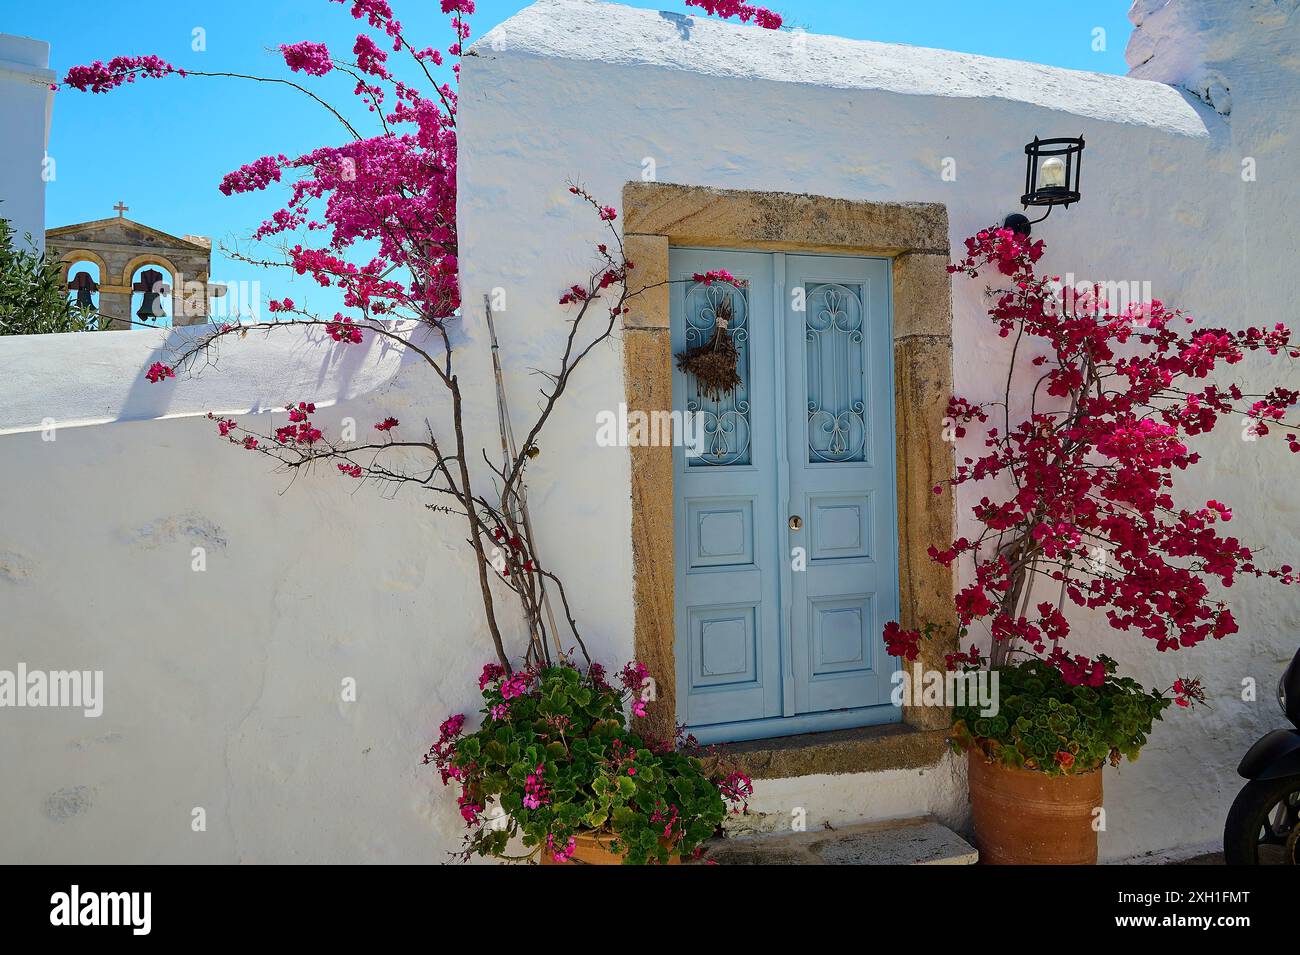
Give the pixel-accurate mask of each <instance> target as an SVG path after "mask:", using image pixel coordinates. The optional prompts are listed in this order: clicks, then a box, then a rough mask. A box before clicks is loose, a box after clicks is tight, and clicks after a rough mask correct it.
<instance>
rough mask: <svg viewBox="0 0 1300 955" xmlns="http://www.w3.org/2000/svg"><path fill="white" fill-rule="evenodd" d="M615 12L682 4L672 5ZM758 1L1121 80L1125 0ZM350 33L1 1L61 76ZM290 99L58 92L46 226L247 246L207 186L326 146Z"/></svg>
mask: <svg viewBox="0 0 1300 955" xmlns="http://www.w3.org/2000/svg"><path fill="white" fill-rule="evenodd" d="M392 2H393V6H394V8H395V10H396V11H397V13H398V16H399V18H400V19H401V20H402V22H403V23H404V24H405V25H406V27H407V29H408V33H409V34H410V35H411V36H412V37H414V38H417V45H433V46H437V47H440V48H445V47H446V46H447V44H448V42H449V40H448V37H449V35H450V33H449V30H448V29H447V27H446V18H445V17H444V16H443V15H442V13H441V12H440V9H439V5H438V3H437V2H436V0H392ZM628 2H629V3H630V4H631V5H633V6H638V7H647V8H651V9H668V10H674V11H678V12H686V11H687V9H688V8H687V7H686V6H685V4H684V3H683V2H682V0H628ZM767 5H768V6H771V7H772V8H773V9H776V10H778V11H779V12H781V13H782V14H783V15H784V16H785V19H786V23H787V25H788V26H792V27H803V28H806V29H807V30H809V31H811V32H814V33H830V34H837V35H840V36H847V37H854V38H859V39H868V40H879V41H883V42H889V43H908V44H912V45H916V46H932V47H941V48H945V49H951V50H961V51H964V52H970V53H980V54H984V55H988V56H999V57H1007V58H1012V59H1020V60H1031V61H1035V62H1039V63H1047V64H1051V65H1053V66H1062V67H1067V68H1070V69H1081V70H1094V71H1098V72H1105V73H1124V72H1125V71H1126V70H1125V66H1124V46H1125V44H1126V43H1127V42H1128V35H1129V32H1130V29H1131V27H1130V25H1129V23H1128V20H1127V16H1126V14H1127V11H1128V7H1129V0H1092V2H1089V3H1086V4H1080V3H1060V4H1044V3H1043V2H1042V0H1035V2H1030V0H990V2H985V3H975V2H971V0H798V2H794V0H790V2H784V3H782V2H772V3H768V4H767ZM524 6H526V3H525V2H524V0H479V3H478V12H477V13H476V14H475V15H474V17H473V18H472V23H473V26H474V35H475V36H481V35H482V34H483V33H485V32H486V31H487V30H488V29H490V28H491V27H492V26H494V25H496V24H497V23H500V22H501V21H502V20H504V19H506V18H507V17H509V16H510V15H512V14H513V13H515V12H516V11H517V10H519V9H520V8H522V7H524ZM128 10H129V11H130V14H129V15H127V13H126V11H128ZM1045 11H1050V12H1046V13H1045ZM356 26H357V24H356V21H354V20H353V19H352V18H351V16H350V15H348V13H347V11H346V9H345V8H344V7H343V6H340V5H338V4H335V3H330V2H327V0H221V2H219V3H212V2H202V3H200V2H197V0H131V2H130V3H129V4H113V5H110V6H109V7H106V6H105V4H104V3H103V2H102V0H61V2H60V3H58V4H47V3H32V2H31V0H0V32H3V33H14V34H20V35H24V36H33V37H39V38H41V39H45V40H48V41H50V43H51V44H52V50H51V66H52V67H53V68H54V69H55V70H57V71H58V72H59V74H60V76H62V74H63V72H64V71H65V70H66V69H67V68H68V67H69V66H72V65H74V64H78V63H88V62H90V61H92V60H95V59H105V60H106V59H108V58H109V57H111V56H113V55H115V54H119V53H156V54H158V55H159V56H161V57H163V58H164V59H166V60H169V61H170V62H172V63H174V64H176V65H177V66H180V67H189V68H191V69H197V70H232V71H235V72H252V73H261V74H264V75H267V74H269V75H281V71H282V70H283V66H282V64H281V63H280V61H279V58H278V57H277V56H273V55H272V54H270V53H268V52H267V51H268V50H269V49H273V48H274V47H276V46H278V45H279V44H280V43H285V42H293V41H297V40H315V41H323V42H325V43H327V44H330V45H331V47H334V46H335V45H338V46H340V47H342V46H343V45H345V44H346V48H347V49H351V44H352V39H353V38H354V37H355V35H356V32H357V29H356ZM1099 27H1100V28H1102V29H1104V30H1105V41H1106V42H1105V46H1106V49H1105V50H1104V51H1100V52H1099V51H1096V50H1094V49H1093V47H1094V30H1095V29H1096V28H1099ZM196 28H199V29H201V30H202V31H203V32H204V36H203V38H204V40H205V43H206V50H205V51H202V52H199V51H195V50H193V49H192V45H193V39H194V31H195V29H196ZM327 88H328V87H327ZM297 95H298V94H295V93H293V92H292V91H287V92H276V91H273V90H270V89H269V88H267V87H263V86H258V85H257V84H250V83H240V82H237V81H224V80H212V79H201V78H190V79H186V80H174V79H169V80H163V81H143V82H140V83H137V84H135V85H134V86H130V87H124V88H123V89H121V90H118V91H115V92H113V93H110V94H106V95H100V96H92V95H90V94H86V93H79V92H76V91H74V90H64V91H60V92H59V93H58V94H56V96H55V106H54V124H53V129H52V132H51V135H50V149H49V152H50V156H51V157H52V158H53V159H54V160H55V162H56V163H57V165H56V178H55V180H54V181H53V182H51V183H49V185H48V186H47V192H46V225H47V227H53V226H59V225H66V224H68V223H72V222H80V221H84V220H88V219H98V218H103V217H106V216H110V215H113V214H114V213H113V210H112V207H113V205H114V204H115V203H116V202H118V201H119V200H121V201H124V202H125V203H126V204H127V205H128V206H129V207H130V211H129V212H128V213H127V215H128V217H129V218H132V219H135V220H136V221H138V222H143V223H145V224H147V225H151V226H154V227H155V228H158V229H162V230H163V231H166V232H171V233H173V234H176V235H185V234H187V233H192V234H198V235H207V236H211V237H212V238H213V240H214V243H220V242H226V243H227V244H229V243H231V242H233V241H234V240H237V239H239V238H241V237H243V236H246V235H247V234H248V233H249V232H251V231H252V229H253V228H255V227H256V226H257V224H258V223H260V222H261V221H262V219H263V218H265V216H266V215H267V214H268V213H270V212H271V211H273V210H274V209H275V208H276V205H274V204H273V199H272V197H270V196H268V195H266V194H255V195H252V196H240V197H235V198H227V197H225V196H222V195H221V193H219V192H218V191H217V188H216V187H217V183H218V182H220V180H221V177H222V175H223V174H225V173H226V172H228V171H230V170H232V169H235V168H237V167H239V166H240V165H242V164H243V163H244V162H247V161H249V160H252V159H255V158H257V157H258V156H261V155H265V154H268V153H281V152H282V153H285V154H286V155H295V154H297V153H300V152H304V151H306V150H307V149H309V148H311V147H313V146H316V145H319V144H321V143H322V142H335V141H337V133H336V128H332V127H331V123H332V122H333V121H332V120H329V119H328V118H325V117H324V114H318V113H316V112H313V111H312V110H310V109H308V108H307V106H305V105H304V102H305V101H300V100H299V99H298V98H296V97H297ZM332 98H333V99H334V101H336V102H340V103H348V102H349V101H351V100H352V97H351V95H350V93H349V92H348V91H347V90H346V89H338V88H336V95H335V96H334V97H332ZM213 278H214V279H217V280H224V281H232V280H246V281H251V280H254V279H258V280H260V281H261V283H262V288H261V291H262V294H263V296H264V297H265V296H268V295H274V296H276V297H280V296H283V295H292V296H294V297H295V298H296V299H297V300H298V301H299V302H302V301H303V300H304V299H306V300H308V301H309V302H310V304H311V305H312V306H314V307H317V308H320V309H322V310H323V309H325V308H329V307H332V306H333V302H331V301H328V300H327V298H326V297H325V296H323V294H322V293H321V292H320V291H319V290H316V289H315V286H314V285H311V284H310V283H308V282H305V281H304V280H302V279H299V280H298V281H297V282H293V283H286V279H285V278H284V277H283V276H282V275H280V274H279V273H278V272H270V273H268V272H259V271H258V270H255V269H253V268H251V267H248V266H243V265H241V264H238V263H230V262H228V260H225V259H224V258H223V257H222V256H221V255H220V253H219V252H214V256H213Z"/></svg>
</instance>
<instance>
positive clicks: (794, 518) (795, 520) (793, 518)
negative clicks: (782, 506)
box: [789, 514, 803, 531]
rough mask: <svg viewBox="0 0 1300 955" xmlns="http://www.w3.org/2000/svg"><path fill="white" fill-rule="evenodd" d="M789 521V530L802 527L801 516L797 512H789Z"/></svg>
mask: <svg viewBox="0 0 1300 955" xmlns="http://www.w3.org/2000/svg"><path fill="white" fill-rule="evenodd" d="M789 523H790V530H792V531H797V530H798V529H799V528H801V527H803V518H802V517H800V516H799V515H798V514H791V515H790V521H789Z"/></svg>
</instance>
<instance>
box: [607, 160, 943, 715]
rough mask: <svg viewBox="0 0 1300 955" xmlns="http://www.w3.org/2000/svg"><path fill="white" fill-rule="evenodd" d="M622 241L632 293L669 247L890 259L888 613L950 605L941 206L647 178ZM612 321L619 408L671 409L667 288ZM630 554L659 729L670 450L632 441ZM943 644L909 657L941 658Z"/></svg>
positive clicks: (665, 673)
mask: <svg viewBox="0 0 1300 955" xmlns="http://www.w3.org/2000/svg"><path fill="white" fill-rule="evenodd" d="M623 242H624V251H625V254H626V256H627V259H628V260H629V261H630V262H631V263H632V264H633V266H634V268H633V269H632V271H631V273H630V275H631V277H630V279H629V282H630V286H631V289H632V291H633V292H636V291H638V290H640V289H646V288H649V287H650V286H654V285H656V284H658V283H660V282H663V281H665V280H666V279H667V278H668V250H669V247H671V246H688V247H697V248H719V249H735V250H739V251H756V252H757V251H767V252H793V253H799V252H812V253H823V254H834V255H864V256H879V257H884V258H889V259H891V260H892V275H893V326H894V328H893V332H894V335H893V337H894V414H895V424H896V427H895V432H896V442H897V443H896V460H897V488H898V532H899V542H898V558H899V560H898V566H899V589H900V594H899V597H900V616H901V618H902V619H901V621H900V622H901V623H902V625H903V626H904V627H917V626H921V625H923V624H924V623H926V622H934V623H940V624H941V623H944V622H946V621H947V620H949V619H950V618H951V616H952V612H953V611H952V596H953V576H952V571H951V570H950V569H948V568H945V567H942V566H941V565H939V564H936V563H934V562H933V561H931V560H930V559H929V557H928V556H927V553H926V551H927V549H928V548H929V547H930V545H932V544H934V545H937V546H938V545H944V544H946V543H948V542H949V541H951V540H952V536H953V527H954V515H953V504H952V496H951V494H949V493H948V492H947V491H945V492H944V493H943V494H941V495H939V494H935V493H934V491H933V488H934V487H935V486H936V485H937V484H939V482H940V481H942V480H945V479H947V478H948V477H950V476H951V473H952V455H953V450H952V445H951V444H950V443H948V442H946V441H944V440H943V432H944V416H945V414H946V413H947V406H948V399H949V397H950V396H951V394H952V286H951V279H950V276H949V274H948V271H947V266H948V262H949V245H948V212H947V208H946V207H945V206H944V205H942V204H941V203H896V202H862V201H851V200H847V199H831V198H826V197H823V196H810V195H798V194H794V193H783V192H753V191H748V190H729V189H712V188H706V187H699V186H681V185H670V184H666V183H654V182H649V183H647V182H629V183H628V184H627V185H626V186H624V188H623ZM630 307H631V311H630V312H629V313H628V314H627V315H625V316H624V318H623V375H624V393H625V399H626V402H627V407H628V410H629V413H631V412H633V411H644V412H655V411H671V410H672V361H673V356H672V346H671V342H670V334H671V331H670V325H669V294H668V287H667V286H661V287H659V288H650V289H649V290H648V291H646V292H644V293H642V294H640V295H638V296H637V297H636V298H634V299H632V301H631V303H630ZM630 453H631V458H632V557H633V593H634V602H635V648H636V657H637V659H638V660H640V661H641V662H643V663H645V664H646V665H647V666H648V667H649V669H650V673H651V674H652V675H653V676H655V677H657V690H658V705H657V706H656V707H654V708H653V709H652V710H651V712H652V713H653V714H655V716H653V717H651V719H650V725H649V726H648V727H647V728H648V729H649V730H650V731H652V732H654V733H656V734H659V735H666V736H669V737H671V734H672V731H673V726H672V725H671V724H672V722H673V720H674V718H675V714H676V706H677V678H676V674H677V668H676V660H675V655H676V639H675V632H674V631H675V628H674V620H675V618H676V615H675V613H674V603H675V594H674V574H673V568H674V560H675V554H674V527H673V463H672V448H671V447H668V446H663V447H634V448H631V449H630ZM950 651H951V647H945V646H939V645H935V644H932V645H930V646H929V647H927V648H926V650H925V652H924V653H923V655H922V657H921V658H920V660H919V661H918V662H919V663H921V665H922V666H923V667H925V668H927V669H929V668H940V669H941V668H942V667H943V654H944V653H945V652H950ZM903 721H904V724H905V725H906V726H909V727H911V728H913V729H915V730H942V729H946V728H947V726H948V725H949V722H950V716H949V713H948V711H947V710H943V709H934V708H931V709H925V708H917V707H910V706H909V707H904V711H903Z"/></svg>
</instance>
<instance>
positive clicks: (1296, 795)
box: [1223, 650, 1300, 865]
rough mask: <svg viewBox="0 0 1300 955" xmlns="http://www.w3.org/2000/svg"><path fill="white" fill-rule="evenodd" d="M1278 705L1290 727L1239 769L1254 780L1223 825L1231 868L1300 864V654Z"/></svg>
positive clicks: (1281, 686) (1261, 744)
mask: <svg viewBox="0 0 1300 955" xmlns="http://www.w3.org/2000/svg"><path fill="white" fill-rule="evenodd" d="M1277 701H1278V704H1279V705H1280V706H1281V708H1282V714H1283V715H1284V716H1285V717H1286V718H1287V719H1288V720H1290V722H1291V726H1292V729H1279V730H1273V732H1271V733H1269V734H1268V735H1266V736H1265V737H1264V738H1263V739H1261V740H1259V741H1258V742H1257V743H1256V744H1255V745H1254V746H1252V747H1251V748H1250V751H1249V752H1248V753H1246V756H1245V758H1243V759H1242V761H1241V765H1240V766H1238V767H1237V772H1238V773H1239V774H1241V775H1242V776H1244V777H1245V778H1246V779H1248V780H1250V782H1248V783H1246V785H1245V787H1244V788H1243V789H1242V790H1241V792H1240V793H1238V794H1237V798H1236V799H1235V800H1234V801H1233V803H1232V808H1231V809H1229V810H1228V821H1227V823H1226V824H1225V825H1224V827H1223V858H1224V861H1225V862H1226V863H1227V864H1228V865H1298V864H1300V650H1297V651H1296V655H1295V657H1294V658H1293V659H1292V660H1291V665H1290V666H1288V667H1287V668H1286V670H1285V671H1284V672H1283V673H1282V679H1280V680H1279V681H1278V684H1277Z"/></svg>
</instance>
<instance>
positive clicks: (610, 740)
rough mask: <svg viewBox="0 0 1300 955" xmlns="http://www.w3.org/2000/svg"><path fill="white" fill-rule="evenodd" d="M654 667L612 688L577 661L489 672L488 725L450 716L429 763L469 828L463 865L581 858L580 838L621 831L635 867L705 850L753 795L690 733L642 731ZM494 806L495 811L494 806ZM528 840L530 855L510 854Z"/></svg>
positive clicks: (619, 845)
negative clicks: (515, 842) (706, 757)
mask: <svg viewBox="0 0 1300 955" xmlns="http://www.w3.org/2000/svg"><path fill="white" fill-rule="evenodd" d="M646 684H647V673H646V669H645V666H644V665H642V664H637V663H629V664H628V665H627V666H625V667H624V668H623V669H622V671H621V672H620V673H619V676H618V685H617V686H615V685H611V684H610V682H609V681H608V680H607V679H606V674H605V670H604V668H603V667H601V666H600V665H599V664H592V665H591V666H589V667H587V668H586V670H585V671H584V670H580V669H578V668H577V667H575V666H572V665H570V664H569V663H568V662H567V661H565V662H561V663H560V664H558V665H555V666H542V667H536V668H532V669H519V670H516V671H515V672H513V673H507V672H506V671H505V668H504V667H502V666H500V665H499V664H495V663H489V664H487V665H486V666H484V668H483V673H482V675H481V677H480V678H479V687H480V689H481V690H482V692H483V709H482V717H483V722H482V725H481V726H480V727H479V728H478V729H477V730H475V731H473V732H469V733H467V732H465V717H464V716H463V715H457V716H453V717H451V718H449V719H448V720H446V721H445V722H444V723H443V724H442V726H441V727H440V730H439V736H438V739H437V741H435V742H434V744H433V746H432V747H431V748H430V750H429V753H428V754H427V755H426V756H425V762H426V763H431V764H433V765H434V767H435V768H436V769H437V770H438V771H439V773H440V774H441V776H442V781H443V783H444V784H446V785H452V786H457V787H459V790H460V794H459V796H458V797H457V800H456V801H457V805H458V806H459V807H460V813H461V816H462V817H463V818H464V820H465V826H466V828H467V829H468V830H469V832H468V834H467V836H466V839H465V848H464V851H463V852H462V853H461V855H462V858H465V859H468V858H469V857H471V856H474V855H479V856H494V857H497V858H503V859H511V860H512V861H524V860H529V859H533V858H535V857H536V856H538V855H539V854H541V853H545V854H547V855H548V856H550V857H551V858H553V859H555V860H556V861H557V862H565V861H567V860H569V859H570V858H572V856H573V853H574V850H575V848H576V838H575V837H577V836H578V835H581V834H583V833H589V832H601V833H609V834H612V835H613V837H614V839H613V841H612V843H611V845H610V848H611V850H612V851H614V852H616V853H618V854H619V855H620V856H621V857H622V859H623V862H624V863H625V864H632V865H643V864H645V863H667V862H668V861H669V859H670V858H671V857H674V856H692V855H695V854H697V853H698V851H699V849H700V847H701V845H702V844H703V842H704V840H706V839H708V838H709V837H710V836H712V835H714V833H715V832H717V831H718V827H719V826H720V825H721V823H722V820H723V817H724V816H725V815H726V813H727V810H728V805H730V807H731V809H732V811H735V812H742V811H743V810H744V807H745V800H746V797H748V796H749V795H750V794H752V792H753V786H752V784H751V783H750V781H749V779H748V778H747V777H746V776H745V775H744V774H743V773H740V772H738V771H731V772H724V771H722V770H720V769H718V768H717V766H718V764H717V762H716V760H711V764H712V766H713V771H712V773H709V772H706V769H705V763H704V762H703V761H702V760H701V759H700V756H699V755H698V754H697V752H696V747H695V746H694V745H693V743H694V741H693V740H691V739H690V738H689V737H687V738H685V739H684V740H682V741H681V742H682V743H684V745H674V742H663V741H655V740H650V739H647V738H645V737H643V736H640V735H638V734H637V733H634V732H632V731H631V730H630V729H629V728H628V726H627V724H626V721H625V718H624V713H625V711H626V709H627V708H629V707H630V709H631V711H632V713H633V714H634V715H638V716H644V715H645V706H646V701H645V700H644V699H643V698H642V697H643V695H644V690H643V687H644V686H645V685H646ZM489 805H492V806H493V810H494V811H489V809H488V807H489ZM516 836H519V837H521V839H522V842H523V846H524V849H525V852H524V854H523V855H521V856H514V857H512V856H510V855H509V851H510V850H509V845H510V841H511V840H512V839H513V838H515V837H516Z"/></svg>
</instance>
